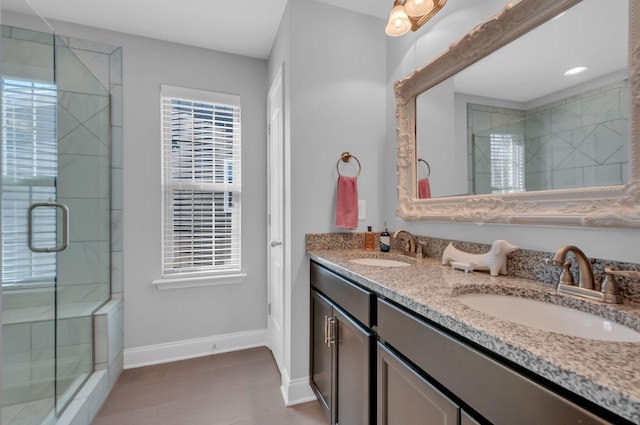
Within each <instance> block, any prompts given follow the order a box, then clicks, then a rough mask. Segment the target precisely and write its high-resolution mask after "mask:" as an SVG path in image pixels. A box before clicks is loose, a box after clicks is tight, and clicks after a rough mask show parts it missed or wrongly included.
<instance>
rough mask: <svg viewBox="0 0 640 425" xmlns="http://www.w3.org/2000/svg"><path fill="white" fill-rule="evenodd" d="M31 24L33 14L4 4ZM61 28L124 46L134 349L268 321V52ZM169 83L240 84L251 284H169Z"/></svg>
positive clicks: (129, 322)
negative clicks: (164, 147) (165, 256)
mask: <svg viewBox="0 0 640 425" xmlns="http://www.w3.org/2000/svg"><path fill="white" fill-rule="evenodd" d="M3 19H4V20H5V21H6V22H7V23H11V24H13V25H15V26H22V27H27V28H28V27H29V25H30V23H31V22H32V20H31V19H30V18H29V17H25V16H22V15H15V14H10V13H5V14H3ZM53 25H54V27H55V28H56V30H57V32H58V33H60V34H64V35H68V36H73V37H78V38H83V39H86V40H93V41H97V42H100V43H106V44H110V45H115V46H121V47H122V56H123V59H122V67H123V87H124V93H123V105H124V106H123V108H124V114H123V117H124V118H123V128H124V143H123V175H122V179H123V188H124V193H123V214H122V221H120V220H119V219H118V218H117V217H115V220H116V221H117V222H113V223H112V226H114V227H117V226H123V230H124V232H123V240H122V244H123V250H124V261H123V274H124V299H125V312H124V315H125V324H124V327H125V350H126V349H131V348H136V347H145V346H150V345H155V344H163V343H170V342H177V341H183V340H190V339H196V338H206V337H211V336H216V335H225V334H231V333H236V332H243V331H251V330H259V329H264V328H266V316H267V312H266V299H267V295H266V275H267V266H266V231H265V220H266V219H265V216H266V183H265V178H264V176H265V175H266V162H265V157H266V124H265V123H266V120H265V117H266V103H265V99H266V93H267V62H266V61H264V60H259V59H252V58H247V57H242V56H237V55H231V54H226V53H220V52H215V51H211V50H205V49H201V48H195V47H189V46H184V45H180V44H174V43H168V42H163V41H158V40H153V39H149V38H143V37H138V36H133V35H127V34H121V33H116V32H111V31H104V30H99V29H96V28H90V27H85V26H80V25H74V24H69V23H65V22H56V21H54V22H53ZM160 84H169V85H175V86H183V87H190V88H197V89H202V90H211V91H219V92H224V93H233V94H238V95H240V96H241V101H242V136H243V140H242V142H243V146H242V161H243V164H242V165H243V167H242V168H243V176H242V181H243V193H242V232H243V240H242V258H243V264H242V266H243V270H244V271H245V272H246V273H247V275H248V276H247V279H246V280H245V282H244V283H242V284H234V285H223V286H214V287H202V288H188V289H178V290H167V291H159V290H158V289H156V288H155V286H153V285H152V284H151V282H152V281H153V280H154V279H159V278H160V276H161V249H160V238H161V225H160V211H161V199H160V196H161V193H160V175H161V174H160V172H161V168H160V165H161V164H160V97H159V96H160Z"/></svg>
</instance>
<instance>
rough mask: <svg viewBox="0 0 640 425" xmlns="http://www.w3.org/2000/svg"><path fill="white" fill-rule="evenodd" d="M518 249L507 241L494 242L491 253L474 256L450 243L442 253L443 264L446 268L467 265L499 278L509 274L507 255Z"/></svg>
mask: <svg viewBox="0 0 640 425" xmlns="http://www.w3.org/2000/svg"><path fill="white" fill-rule="evenodd" d="M516 249H518V247H517V246H515V245H512V244H510V243H509V242H507V241H505V240H497V241H494V242H493V245H492V246H491V250H489V252H486V253H484V254H472V253H470V252H464V251H460V250H459V249H458V248H456V247H454V246H453V244H452V243H449V245H448V246H447V247H446V248H445V250H444V252H443V253H442V264H443V265H445V266H446V265H449V264H451V262H456V263H466V264H469V265H472V269H474V270H489V273H490V274H491V276H498V274H507V254H508V253H510V252H513V251H515V250H516Z"/></svg>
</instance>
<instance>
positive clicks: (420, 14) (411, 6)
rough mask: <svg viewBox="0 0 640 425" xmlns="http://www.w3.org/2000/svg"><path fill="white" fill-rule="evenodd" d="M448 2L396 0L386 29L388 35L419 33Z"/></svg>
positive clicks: (437, 0)
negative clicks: (419, 29)
mask: <svg viewBox="0 0 640 425" xmlns="http://www.w3.org/2000/svg"><path fill="white" fill-rule="evenodd" d="M446 2H447V0H404V3H403V1H402V0H395V1H394V2H393V8H392V9H391V13H390V14H389V22H388V23H387V27H386V28H385V32H386V33H387V35H389V36H391V37H398V36H401V35H404V34H406V33H407V32H409V30H411V31H417V30H418V28H420V27H421V26H423V25H424V24H425V23H426V22H427V21H428V20H429V19H431V17H432V16H433V15H435V14H436V13H438V11H440V9H442V7H443V6H444V5H445V3H446Z"/></svg>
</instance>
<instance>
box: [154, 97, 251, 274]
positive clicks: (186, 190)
mask: <svg viewBox="0 0 640 425" xmlns="http://www.w3.org/2000/svg"><path fill="white" fill-rule="evenodd" d="M161 102H162V108H161V109H162V164H163V165H162V167H163V177H162V196H163V217H162V226H163V229H162V232H163V241H162V249H163V259H162V278H163V279H165V280H166V279H176V278H193V277H199V276H211V275H232V274H238V273H240V188H241V185H240V98H239V96H235V95H228V94H221V93H212V92H205V91H199V90H192V89H185V88H178V87H171V86H164V85H163V86H162V89H161ZM154 283H156V282H154Z"/></svg>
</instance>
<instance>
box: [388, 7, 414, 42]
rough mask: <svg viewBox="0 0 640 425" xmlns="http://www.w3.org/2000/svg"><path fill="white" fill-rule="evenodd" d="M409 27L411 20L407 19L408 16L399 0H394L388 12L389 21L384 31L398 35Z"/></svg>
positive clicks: (393, 35) (402, 33)
mask: <svg viewBox="0 0 640 425" xmlns="http://www.w3.org/2000/svg"><path fill="white" fill-rule="evenodd" d="M410 29H411V21H409V17H408V16H407V14H406V13H405V11H404V7H402V4H401V3H400V0H396V1H395V3H394V4H393V9H391V13H390V14H389V22H388V23H387V27H386V28H385V30H384V31H385V32H386V33H387V35H389V36H391V37H398V36H401V35H404V34H406V33H407V32H408V31H409V30H410Z"/></svg>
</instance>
